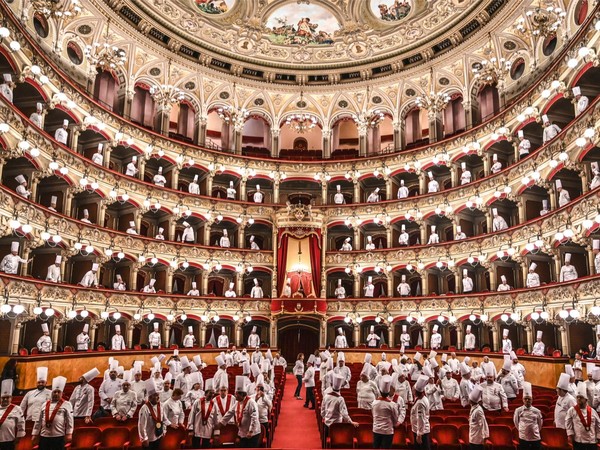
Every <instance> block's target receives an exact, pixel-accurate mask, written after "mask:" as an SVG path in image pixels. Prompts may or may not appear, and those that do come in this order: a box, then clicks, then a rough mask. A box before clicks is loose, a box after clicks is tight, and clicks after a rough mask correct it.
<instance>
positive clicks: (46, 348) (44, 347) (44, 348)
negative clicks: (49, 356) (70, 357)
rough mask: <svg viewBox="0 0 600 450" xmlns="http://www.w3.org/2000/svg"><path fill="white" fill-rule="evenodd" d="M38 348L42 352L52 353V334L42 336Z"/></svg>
mask: <svg viewBox="0 0 600 450" xmlns="http://www.w3.org/2000/svg"><path fill="white" fill-rule="evenodd" d="M37 348H38V349H39V350H40V352H42V353H50V352H51V351H52V340H51V339H50V336H45V335H42V336H40V338H39V339H38V341H37Z"/></svg>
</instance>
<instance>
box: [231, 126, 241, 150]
mask: <svg viewBox="0 0 600 450" xmlns="http://www.w3.org/2000/svg"><path fill="white" fill-rule="evenodd" d="M242 127H243V124H242ZM232 148H233V150H234V152H235V154H236V155H241V154H242V128H240V127H239V126H238V125H237V124H236V125H235V126H234V127H233V145H232Z"/></svg>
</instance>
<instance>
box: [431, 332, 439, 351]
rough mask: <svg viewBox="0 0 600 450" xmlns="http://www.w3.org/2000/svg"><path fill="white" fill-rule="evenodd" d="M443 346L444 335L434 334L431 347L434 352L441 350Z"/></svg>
mask: <svg viewBox="0 0 600 450" xmlns="http://www.w3.org/2000/svg"><path fill="white" fill-rule="evenodd" d="M441 346H442V335H441V334H440V333H433V334H432V335H431V339H430V347H431V348H432V349H434V350H436V349H438V348H441Z"/></svg>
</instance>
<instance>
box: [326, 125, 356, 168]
mask: <svg viewBox="0 0 600 450" xmlns="http://www.w3.org/2000/svg"><path fill="white" fill-rule="evenodd" d="M331 148H332V149H333V151H332V153H331V157H332V158H355V157H357V156H358V152H359V136H358V127H357V126H356V123H355V122H354V120H352V118H350V117H342V118H340V119H339V120H338V121H337V122H336V123H335V125H334V126H333V127H332V138H331Z"/></svg>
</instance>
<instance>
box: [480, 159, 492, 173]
mask: <svg viewBox="0 0 600 450" xmlns="http://www.w3.org/2000/svg"><path fill="white" fill-rule="evenodd" d="M490 158H493V156H487V155H484V156H483V158H482V159H483V173H484V174H486V175H489V174H490V170H491V166H490Z"/></svg>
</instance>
